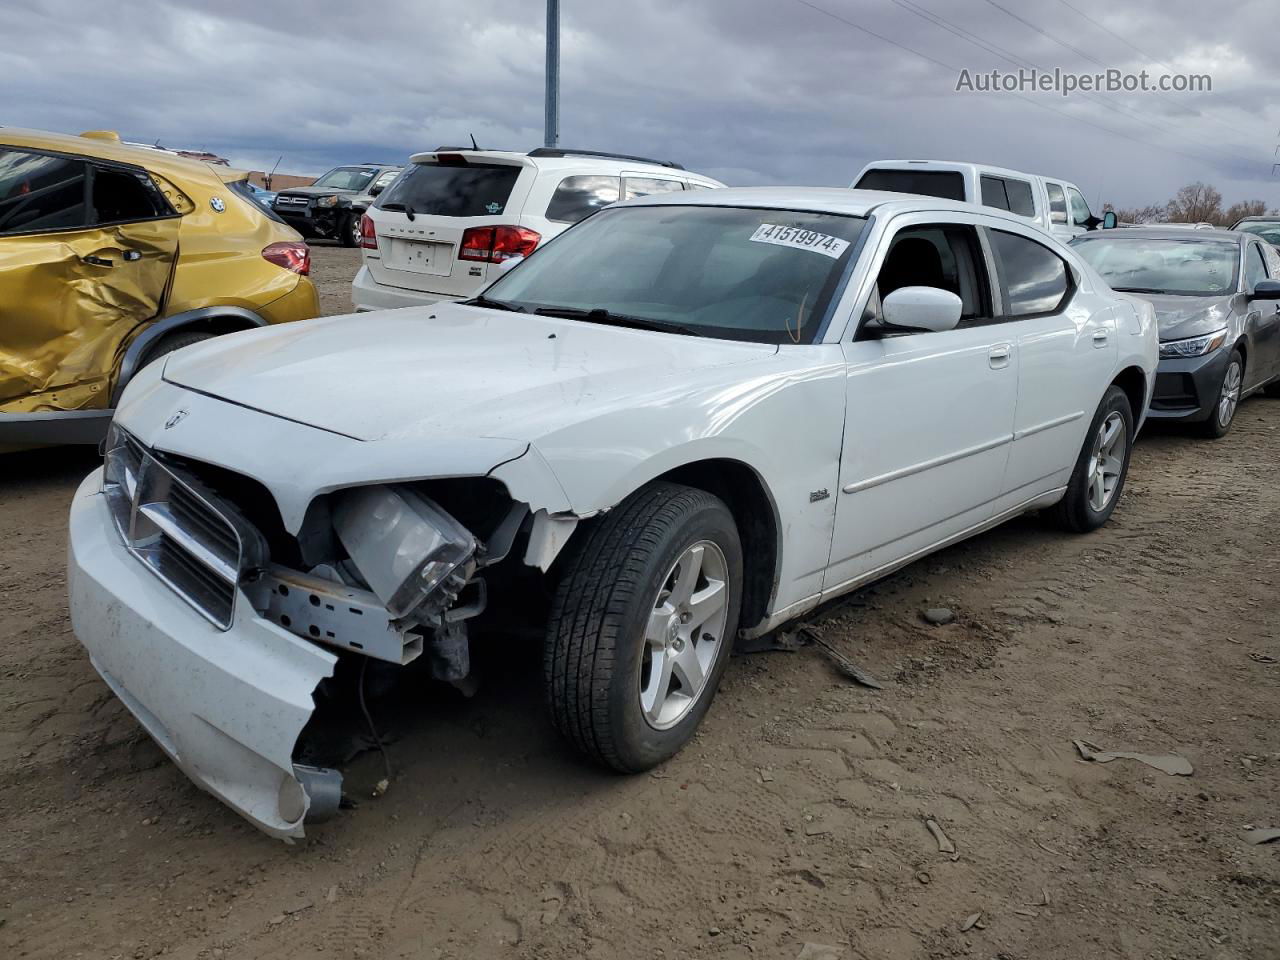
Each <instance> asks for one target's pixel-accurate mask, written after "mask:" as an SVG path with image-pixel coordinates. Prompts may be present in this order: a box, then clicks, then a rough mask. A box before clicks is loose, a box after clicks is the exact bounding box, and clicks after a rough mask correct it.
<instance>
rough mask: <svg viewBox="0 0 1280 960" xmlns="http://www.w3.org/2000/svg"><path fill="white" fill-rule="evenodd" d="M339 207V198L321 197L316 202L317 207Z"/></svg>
mask: <svg viewBox="0 0 1280 960" xmlns="http://www.w3.org/2000/svg"><path fill="white" fill-rule="evenodd" d="M337 205H338V198H337V197H320V198H319V199H317V200H316V206H317V207H336V206H337Z"/></svg>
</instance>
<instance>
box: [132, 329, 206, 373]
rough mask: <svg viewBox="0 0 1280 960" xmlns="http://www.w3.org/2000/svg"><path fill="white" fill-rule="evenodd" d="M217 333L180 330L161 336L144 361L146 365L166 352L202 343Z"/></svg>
mask: <svg viewBox="0 0 1280 960" xmlns="http://www.w3.org/2000/svg"><path fill="white" fill-rule="evenodd" d="M215 336H217V334H214V333H207V332H205V331H203V330H179V331H178V332H177V333H171V334H169V335H168V336H164V337H161V338H160V339H159V340H158V341H157V342H156V344H155V346H153V347H152V348H151V349H150V350H148V351H147V359H146V361H145V362H144V363H143V366H146V365H147V364H148V363H151V362H152V361H154V360H159V359H160V358H161V357H163V356H165V355H166V354H170V353H173V351H175V350H181V349H182V348H183V347H189V346H191V345H192V344H193V343H200V342H202V341H204V340H212V339H213V338H214V337H215Z"/></svg>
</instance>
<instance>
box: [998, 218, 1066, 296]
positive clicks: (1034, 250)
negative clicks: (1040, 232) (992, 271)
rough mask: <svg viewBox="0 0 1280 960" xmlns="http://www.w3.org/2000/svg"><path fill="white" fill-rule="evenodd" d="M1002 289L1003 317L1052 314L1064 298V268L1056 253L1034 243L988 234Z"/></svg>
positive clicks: (1009, 234) (1011, 234)
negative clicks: (1003, 299)
mask: <svg viewBox="0 0 1280 960" xmlns="http://www.w3.org/2000/svg"><path fill="white" fill-rule="evenodd" d="M991 243H992V246H993V247H994V248H995V254H996V258H997V260H998V262H999V264H1000V277H1001V280H1002V281H1003V284H1004V289H1005V315H1006V316H1010V317H1025V316H1031V315H1032V314H1037V313H1053V312H1054V311H1055V310H1057V309H1058V307H1059V306H1061V305H1062V301H1063V300H1064V299H1065V297H1066V295H1067V289H1068V286H1069V284H1068V280H1067V265H1066V264H1065V263H1064V262H1063V261H1062V258H1061V257H1059V256H1058V255H1057V254H1056V253H1054V252H1053V251H1052V250H1050V249H1049V248H1048V247H1046V246H1043V245H1042V244H1039V243H1036V241H1034V240H1028V239H1027V238H1026V237H1022V236H1019V235H1018V234H1016V233H1006V232H1005V231H1003V230H992V231H991Z"/></svg>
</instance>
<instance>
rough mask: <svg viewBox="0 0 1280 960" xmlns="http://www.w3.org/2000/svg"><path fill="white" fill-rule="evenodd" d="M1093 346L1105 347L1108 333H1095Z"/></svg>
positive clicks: (1098, 331) (1102, 331) (1097, 331)
mask: <svg viewBox="0 0 1280 960" xmlns="http://www.w3.org/2000/svg"><path fill="white" fill-rule="evenodd" d="M1093 345H1094V346H1095V347H1105V346H1106V345H1107V331H1105V330H1095V331H1093Z"/></svg>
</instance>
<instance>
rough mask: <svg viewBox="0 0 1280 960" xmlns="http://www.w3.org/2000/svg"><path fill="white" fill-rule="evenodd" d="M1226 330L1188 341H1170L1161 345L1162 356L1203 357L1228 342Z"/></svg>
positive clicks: (1188, 339)
mask: <svg viewBox="0 0 1280 960" xmlns="http://www.w3.org/2000/svg"><path fill="white" fill-rule="evenodd" d="M1226 339H1227V331H1226V330H1225V329H1222V330H1218V331H1215V332H1214V333H1206V334H1205V335H1204V336H1202V337H1188V338H1187V339H1186V340H1168V341H1166V342H1164V343H1162V344H1160V356H1161V357H1163V358H1166V359H1170V358H1178V357H1203V356H1204V355H1205V354H1206V353H1212V352H1213V351H1214V350H1217V349H1218V348H1219V347H1220V346H1222V345H1223V343H1225V342H1226Z"/></svg>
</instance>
